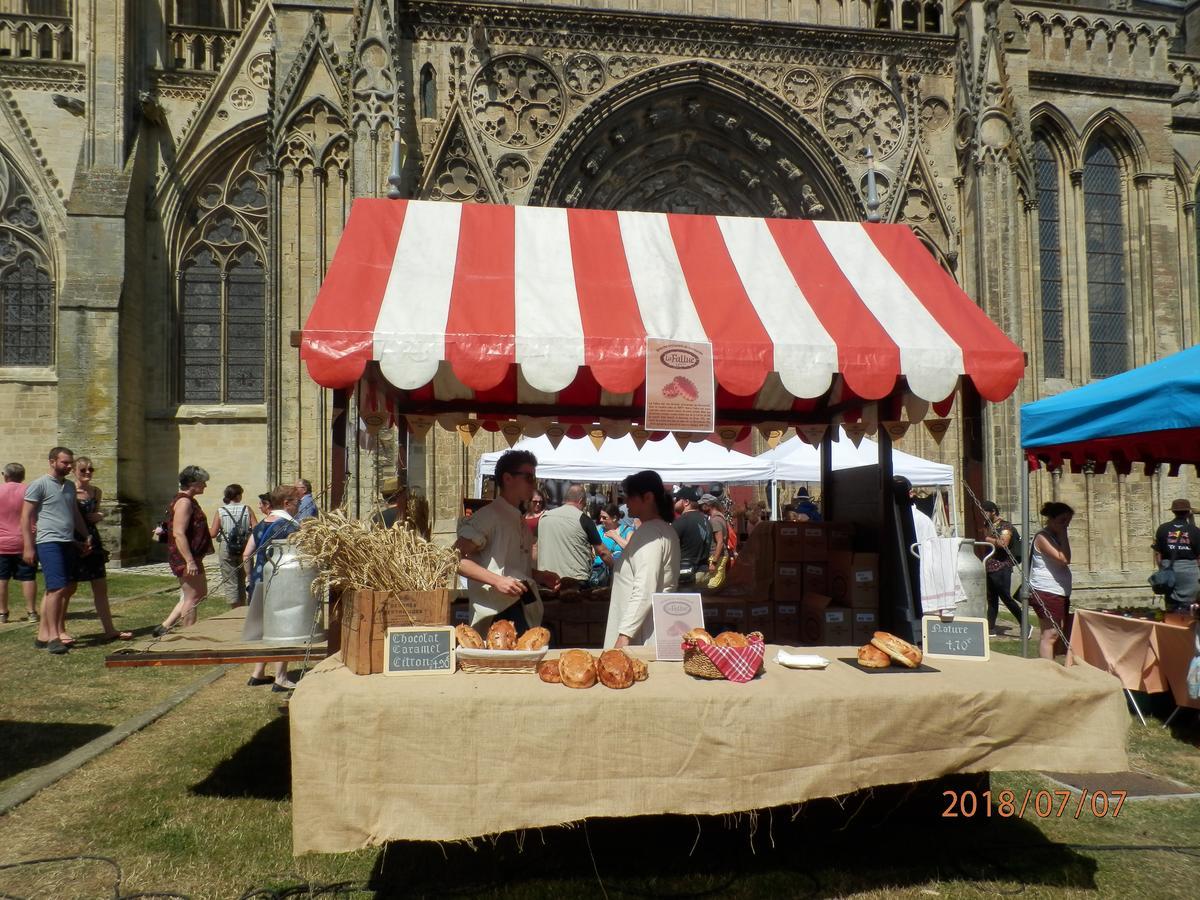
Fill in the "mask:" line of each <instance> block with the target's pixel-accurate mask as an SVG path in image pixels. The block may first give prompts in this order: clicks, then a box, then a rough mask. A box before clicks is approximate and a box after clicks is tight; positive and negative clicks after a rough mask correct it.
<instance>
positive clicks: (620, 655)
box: [596, 650, 634, 690]
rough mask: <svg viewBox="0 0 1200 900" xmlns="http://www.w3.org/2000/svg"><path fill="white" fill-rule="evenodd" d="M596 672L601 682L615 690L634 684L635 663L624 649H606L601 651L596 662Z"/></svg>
mask: <svg viewBox="0 0 1200 900" xmlns="http://www.w3.org/2000/svg"><path fill="white" fill-rule="evenodd" d="M596 674H597V676H598V677H599V678H600V683H601V684H603V685H604V686H605V687H610V688H613V689H614V690H624V689H625V688H627V687H632V686H633V682H634V677H633V663H632V662H631V661H630V659H629V657H628V656H626V655H625V651H623V650H605V651H604V652H603V653H601V654H600V659H599V660H598V661H597V662H596Z"/></svg>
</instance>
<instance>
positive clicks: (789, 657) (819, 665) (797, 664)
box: [775, 650, 829, 669]
mask: <svg viewBox="0 0 1200 900" xmlns="http://www.w3.org/2000/svg"><path fill="white" fill-rule="evenodd" d="M775 662H777V663H779V664H780V665H781V666H787V667H788V668H789V669H823V668H825V667H826V666H827V665H829V660H827V659H826V658H825V657H823V656H819V655H817V654H816V653H789V652H788V651H787V650H780V651H779V652H778V653H776V654H775Z"/></svg>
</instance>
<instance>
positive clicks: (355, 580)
mask: <svg viewBox="0 0 1200 900" xmlns="http://www.w3.org/2000/svg"><path fill="white" fill-rule="evenodd" d="M291 543H292V544H293V545H294V546H295V547H296V550H297V551H298V552H299V554H300V556H301V558H302V559H303V560H304V561H305V562H306V563H308V564H310V565H313V566H316V567H317V568H318V569H320V571H321V574H320V576H319V577H318V578H317V579H316V580H315V581H314V582H313V591H314V592H316V593H318V594H323V593H324V592H325V591H327V590H329V589H331V588H332V589H333V590H334V591H344V590H351V589H359V590H368V591H393V592H396V591H436V590H441V589H443V588H447V587H451V586H452V581H451V579H452V578H453V577H454V575H455V572H456V571H457V568H458V554H457V553H456V552H455V551H454V550H451V549H450V548H448V547H439V546H437V545H436V544H434V543H432V542H430V541H427V540H425V539H424V538H423V537H421V536H420V535H419V534H417V533H416V532H415V531H414V530H413V529H412V528H409V527H407V526H406V525H404V524H402V523H400V522H397V523H396V525H395V526H393V527H392V528H379V527H378V526H373V525H371V524H370V523H369V522H364V521H361V520H359V519H354V518H351V517H350V515H349V514H348V513H347V512H346V510H345V509H338V510H334V511H333V512H330V513H327V514H325V515H323V516H320V517H319V518H316V519H309V520H307V521H306V522H304V524H303V525H302V526H301V528H300V530H299V531H297V532H296V533H295V534H293V535H292V536H291Z"/></svg>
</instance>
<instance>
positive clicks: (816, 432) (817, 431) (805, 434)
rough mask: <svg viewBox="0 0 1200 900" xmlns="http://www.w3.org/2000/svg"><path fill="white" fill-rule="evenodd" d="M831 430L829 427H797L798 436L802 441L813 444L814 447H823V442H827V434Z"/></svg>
mask: <svg viewBox="0 0 1200 900" xmlns="http://www.w3.org/2000/svg"><path fill="white" fill-rule="evenodd" d="M828 430H829V426H828V425H797V426H796V434H797V435H799V436H800V440H802V441H804V443H806V444H811V445H812V446H814V447H819V446H821V441H823V440H825V432H826V431H828Z"/></svg>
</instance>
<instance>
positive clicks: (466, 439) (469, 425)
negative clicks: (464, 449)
mask: <svg viewBox="0 0 1200 900" xmlns="http://www.w3.org/2000/svg"><path fill="white" fill-rule="evenodd" d="M454 430H455V431H457V432H458V437H459V440H461V441H462V442H463V443H464V444H466V445H467V446H468V447H470V446H471V442H472V441H473V440H475V432H477V431H478V430H479V423H478V422H476V421H474V420H471V421H470V422H460V423H459V424H458V426H457V427H456V428H455V429H454Z"/></svg>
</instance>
